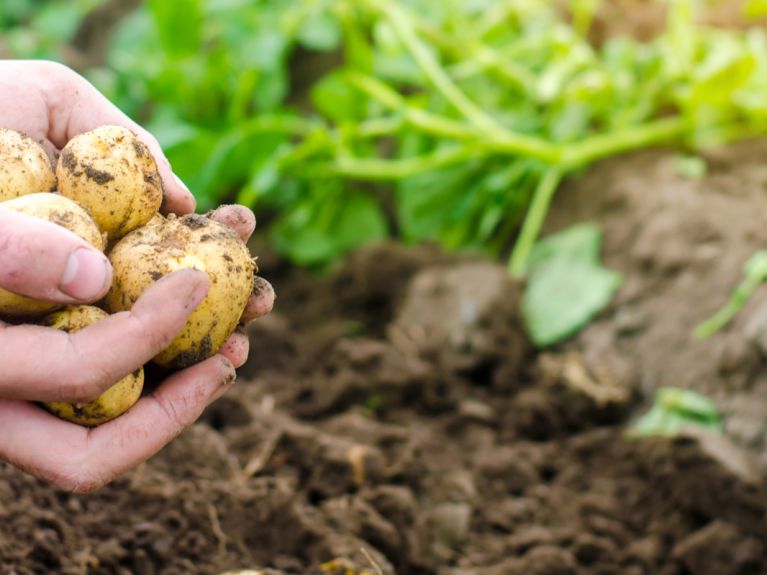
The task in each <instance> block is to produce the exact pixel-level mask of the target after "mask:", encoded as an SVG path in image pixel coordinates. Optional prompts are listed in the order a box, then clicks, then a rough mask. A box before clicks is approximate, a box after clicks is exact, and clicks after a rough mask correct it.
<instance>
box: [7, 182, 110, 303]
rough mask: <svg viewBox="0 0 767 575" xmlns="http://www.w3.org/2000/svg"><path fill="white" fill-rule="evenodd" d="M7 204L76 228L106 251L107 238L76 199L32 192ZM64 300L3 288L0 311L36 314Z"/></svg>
mask: <svg viewBox="0 0 767 575" xmlns="http://www.w3.org/2000/svg"><path fill="white" fill-rule="evenodd" d="M0 205H2V206H3V207H6V208H10V209H12V210H16V211H17V212H21V213H24V214H27V215H30V216H36V217H38V218H42V219H44V220H48V221H49V222H53V223H54V224H58V225H60V226H61V227H63V228H66V229H68V230H69V231H71V232H74V233H75V234H77V235H78V236H80V237H81V238H83V239H84V240H85V241H86V242H88V243H89V244H91V245H93V246H95V247H96V248H97V249H99V250H101V251H104V248H105V246H106V238H105V237H104V234H102V233H101V231H100V230H99V228H98V226H97V225H96V222H94V221H93V218H91V217H90V216H89V215H88V213H87V212H86V211H85V210H84V209H83V208H81V207H80V206H78V205H77V204H76V203H75V202H73V201H72V200H69V199H67V198H64V197H62V196H60V195H58V194H49V193H41V194H30V195H27V196H21V197H18V198H14V199H12V200H7V201H5V202H2V203H0ZM59 307H61V305H60V304H56V303H51V302H44V301H39V300H35V299H32V298H29V297H26V296H22V295H18V294H15V293H12V292H9V291H7V290H4V289H2V288H0V315H4V316H7V317H34V316H40V315H43V314H46V313H48V312H51V311H53V310H55V309H57V308H59Z"/></svg>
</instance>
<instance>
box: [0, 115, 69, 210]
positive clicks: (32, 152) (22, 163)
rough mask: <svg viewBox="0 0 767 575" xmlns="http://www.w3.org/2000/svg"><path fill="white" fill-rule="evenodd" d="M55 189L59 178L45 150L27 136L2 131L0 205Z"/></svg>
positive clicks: (0, 138)
mask: <svg viewBox="0 0 767 575" xmlns="http://www.w3.org/2000/svg"><path fill="white" fill-rule="evenodd" d="M55 188H56V176H55V174H54V173H53V166H52V165H51V160H50V159H49V158H48V154H46V153H45V150H43V147H42V146H41V145H40V144H38V143H37V142H35V141H34V140H33V139H32V138H30V137H28V136H25V135H24V134H20V133H19V132H15V131H13V130H8V129H6V128H0V201H3V200H10V199H12V198H18V197H19V196H24V195H26V194H34V193H38V192H51V191H53V190H54V189H55Z"/></svg>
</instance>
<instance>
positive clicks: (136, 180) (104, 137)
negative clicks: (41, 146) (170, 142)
mask: <svg viewBox="0 0 767 575" xmlns="http://www.w3.org/2000/svg"><path fill="white" fill-rule="evenodd" d="M56 178H57V179H58V190H59V193H60V194H61V195H63V196H66V197H68V198H71V199H73V200H75V201H76V202H77V203H78V204H80V205H81V206H83V207H84V208H85V209H86V210H87V211H88V212H89V213H90V214H91V216H93V219H94V220H96V223H97V224H98V226H99V228H101V229H102V230H103V231H104V232H106V233H107V236H108V238H109V240H110V241H112V240H115V239H118V238H120V237H122V236H124V235H125V234H127V233H128V232H130V231H131V230H134V229H136V228H138V227H140V226H143V225H144V224H146V223H147V222H148V221H149V220H150V219H151V218H152V216H154V215H155V214H156V213H157V211H158V210H159V209H160V204H161V203H162V194H163V189H162V181H161V179H160V174H159V172H158V171H157V164H156V163H155V161H154V158H153V157H152V154H151V153H150V152H149V149H148V148H147V147H146V145H144V143H143V142H141V140H139V139H138V138H137V137H136V136H135V135H134V134H133V133H132V132H130V131H129V130H127V129H125V128H122V127H120V126H102V127H100V128H96V129H95V130H92V131H90V132H86V133H84V134H80V135H78V136H75V137H74V138H72V139H71V140H70V141H69V143H67V145H66V146H65V147H64V149H63V150H62V151H61V157H60V158H59V162H58V164H57V166H56Z"/></svg>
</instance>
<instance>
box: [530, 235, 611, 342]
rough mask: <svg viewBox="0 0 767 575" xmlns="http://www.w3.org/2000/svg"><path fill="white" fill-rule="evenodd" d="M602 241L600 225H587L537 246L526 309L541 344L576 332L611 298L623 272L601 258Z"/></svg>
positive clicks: (531, 329)
mask: <svg viewBox="0 0 767 575" xmlns="http://www.w3.org/2000/svg"><path fill="white" fill-rule="evenodd" d="M600 240H601V237H600V235H599V231H598V230H597V229H596V228H595V227H594V226H591V225H588V224H582V225H579V226H574V227H573V228H570V229H568V230H566V231H564V232H561V233H559V234H556V235H554V236H550V237H549V238H546V239H544V240H543V241H541V242H540V243H539V244H538V245H536V246H535V247H534V248H533V251H532V253H531V257H530V260H529V262H530V263H529V267H528V269H529V275H528V283H527V287H526V289H525V293H524V295H523V298H522V313H523V315H524V318H525V321H526V324H527V329H528V332H529V334H530V337H531V339H532V341H533V343H534V344H535V345H536V346H538V347H546V346H548V345H552V344H554V343H557V342H559V341H562V340H564V339H566V338H568V337H570V336H573V335H575V334H576V333H578V332H579V331H580V330H581V329H582V328H583V327H584V326H585V325H586V324H587V323H588V322H589V321H590V320H591V319H592V318H593V317H594V316H596V315H597V314H598V313H599V312H600V311H601V310H602V309H604V308H605V306H607V304H608V303H610V300H611V299H612V297H613V295H614V293H615V291H616V290H617V289H618V287H619V286H620V284H621V276H620V275H619V274H618V273H616V272H614V271H611V270H608V269H605V268H604V267H602V266H601V265H600V264H599V262H598V261H597V257H598V251H599V245H600Z"/></svg>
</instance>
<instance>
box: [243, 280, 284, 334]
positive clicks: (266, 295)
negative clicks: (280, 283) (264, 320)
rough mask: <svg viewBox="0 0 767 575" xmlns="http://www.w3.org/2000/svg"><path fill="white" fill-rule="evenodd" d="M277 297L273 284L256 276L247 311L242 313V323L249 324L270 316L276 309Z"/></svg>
mask: <svg viewBox="0 0 767 575" xmlns="http://www.w3.org/2000/svg"><path fill="white" fill-rule="evenodd" d="M275 298H276V295H275V293H274V288H273V287H272V284H270V283H269V282H268V281H266V280H265V279H264V278H262V277H259V276H256V277H255V278H254V279H253V292H252V293H251V294H250V298H249V299H248V304H247V306H246V307H245V311H243V312H242V318H241V320H240V321H241V322H242V323H248V322H249V321H253V320H254V319H257V318H259V317H261V316H264V315H266V314H268V313H269V312H270V311H272V308H273V307H274V300H275Z"/></svg>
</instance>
